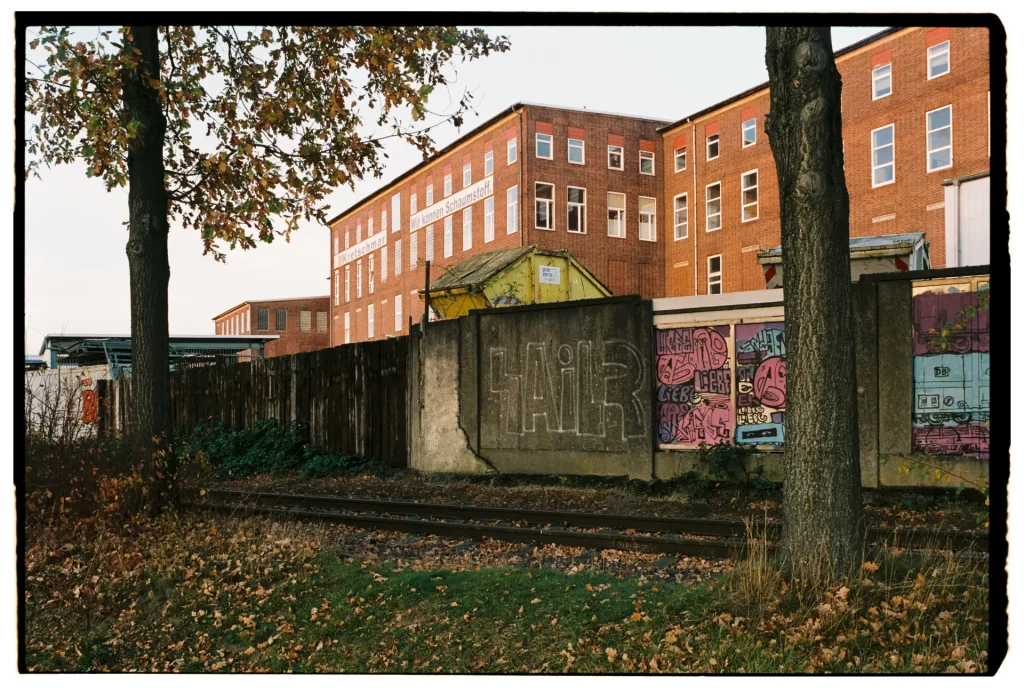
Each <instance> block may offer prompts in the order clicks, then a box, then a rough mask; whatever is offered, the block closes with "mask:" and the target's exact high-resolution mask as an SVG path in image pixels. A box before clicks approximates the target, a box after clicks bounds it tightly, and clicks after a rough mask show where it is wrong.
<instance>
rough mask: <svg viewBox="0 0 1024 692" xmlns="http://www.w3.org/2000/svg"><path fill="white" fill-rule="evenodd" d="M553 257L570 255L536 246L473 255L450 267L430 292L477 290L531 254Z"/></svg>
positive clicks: (431, 287) (433, 284) (434, 283)
mask: <svg viewBox="0 0 1024 692" xmlns="http://www.w3.org/2000/svg"><path fill="white" fill-rule="evenodd" d="M534 251H536V252H537V254H540V255H546V256H551V257H569V254H568V253H565V252H555V251H553V250H538V249H537V246H536V245H527V246H525V247H513V248H509V249H507V250H495V251H494V252H485V253H483V254H480V255H473V256H472V257H470V258H469V259H467V260H465V261H464V262H460V263H459V264H456V265H455V266H454V267H449V268H448V270H447V271H446V272H445V273H444V274H442V275H441V276H440V277H439V278H438V279H437V281H434V282H433V283H431V284H430V290H432V291H433V290H438V289H454V288H470V289H472V288H475V287H479V286H482V285H483V284H485V283H487V281H489V280H490V279H492V278H494V277H495V276H497V275H498V274H499V273H500V272H501V271H503V270H504V269H505V268H507V267H509V266H511V265H513V264H515V263H516V262H518V261H519V260H521V259H522V258H523V257H526V256H527V255H529V254H530V253H531V252H534Z"/></svg>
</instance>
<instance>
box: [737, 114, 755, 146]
mask: <svg viewBox="0 0 1024 692" xmlns="http://www.w3.org/2000/svg"><path fill="white" fill-rule="evenodd" d="M740 130H741V134H742V137H743V147H742V148H743V149H746V148H747V147H752V146H754V145H755V144H757V118H751V119H750V120H744V121H743V124H742V125H741V126H740Z"/></svg>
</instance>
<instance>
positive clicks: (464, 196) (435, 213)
mask: <svg viewBox="0 0 1024 692" xmlns="http://www.w3.org/2000/svg"><path fill="white" fill-rule="evenodd" d="M492 194H494V176H488V177H486V178H484V179H483V180H481V181H480V182H478V183H476V184H475V185H470V186H469V187H467V188H466V189H464V190H460V191H459V192H456V193H455V194H454V195H452V196H451V197H448V198H447V199H443V200H441V201H440V202H438V203H437V204H433V205H431V206H429V207H427V208H426V209H423V210H422V211H420V212H417V213H416V214H413V215H412V217H411V218H410V219H409V230H411V231H415V230H418V229H420V228H422V227H424V226H426V225H427V224H431V223H435V222H437V221H440V220H441V219H443V218H445V217H446V216H450V215H452V214H454V213H455V212H457V211H459V210H460V209H463V208H465V207H468V206H469V205H470V204H473V203H474V202H479V201H480V200H483V199H485V198H487V197H490V196H491V195H492Z"/></svg>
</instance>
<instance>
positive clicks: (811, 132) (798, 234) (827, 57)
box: [765, 27, 863, 578]
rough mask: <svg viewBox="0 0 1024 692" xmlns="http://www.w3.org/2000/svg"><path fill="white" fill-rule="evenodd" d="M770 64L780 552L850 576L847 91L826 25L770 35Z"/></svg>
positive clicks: (856, 552) (852, 474)
mask: <svg viewBox="0 0 1024 692" xmlns="http://www.w3.org/2000/svg"><path fill="white" fill-rule="evenodd" d="M766 62H767V64H768V76H769V86H770V90H771V114H770V115H769V116H768V118H767V119H766V122H765V131H766V133H767V134H768V140H769V142H770V144H771V148H772V153H773V155H774V157H775V168H776V172H777V174H778V181H779V203H780V215H781V225H782V266H783V276H784V277H785V288H784V291H785V295H784V300H783V303H784V306H785V311H786V342H787V343H786V347H787V348H786V356H787V358H786V366H787V380H786V456H785V462H786V470H785V484H784V488H783V509H784V512H785V517H784V522H783V535H782V554H783V556H784V558H785V559H786V560H787V562H788V566H789V567H790V568H791V569H792V570H793V572H794V574H797V575H802V576H804V577H811V576H819V577H824V578H831V577H836V576H846V575H850V574H852V573H853V572H854V571H855V570H856V569H857V568H859V567H860V564H861V559H862V548H863V530H862V526H861V499H860V458H859V451H858V440H857V397H856V383H855V378H854V352H853V348H854V347H853V336H852V334H853V311H852V308H851V305H850V245H849V242H850V219H849V215H850V199H849V196H848V194H847V191H846V178H845V175H844V173H843V133H842V115H841V94H842V82H841V79H840V76H839V71H838V70H837V69H836V65H835V59H834V56H833V53H832V39H831V33H830V29H829V28H828V27H818V28H803V27H768V30H767V53H766Z"/></svg>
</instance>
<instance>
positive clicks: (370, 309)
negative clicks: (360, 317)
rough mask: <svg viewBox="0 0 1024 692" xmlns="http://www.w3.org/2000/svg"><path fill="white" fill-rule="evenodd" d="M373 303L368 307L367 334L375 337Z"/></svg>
mask: <svg viewBox="0 0 1024 692" xmlns="http://www.w3.org/2000/svg"><path fill="white" fill-rule="evenodd" d="M373 308H374V305H373V303H370V305H369V306H368V307H367V308H366V336H368V337H370V338H371V339H372V338H373V332H374V327H375V325H374V323H373Z"/></svg>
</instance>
